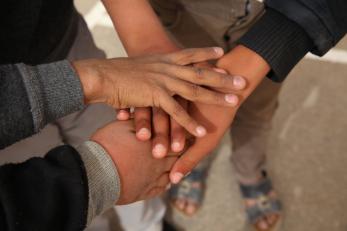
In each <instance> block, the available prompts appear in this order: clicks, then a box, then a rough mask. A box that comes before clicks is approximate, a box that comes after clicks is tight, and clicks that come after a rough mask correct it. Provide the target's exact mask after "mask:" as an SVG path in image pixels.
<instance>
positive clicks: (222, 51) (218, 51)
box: [213, 47, 224, 55]
mask: <svg viewBox="0 0 347 231" xmlns="http://www.w3.org/2000/svg"><path fill="white" fill-rule="evenodd" d="M213 49H214V51H215V52H216V53H217V55H223V54H224V50H223V49H222V48H220V47H214V48H213Z"/></svg>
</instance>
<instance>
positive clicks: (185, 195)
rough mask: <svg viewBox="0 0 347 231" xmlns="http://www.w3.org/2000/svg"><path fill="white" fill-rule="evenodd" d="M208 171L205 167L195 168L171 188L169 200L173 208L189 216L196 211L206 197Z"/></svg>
mask: <svg viewBox="0 0 347 231" xmlns="http://www.w3.org/2000/svg"><path fill="white" fill-rule="evenodd" d="M206 172H207V171H206V170H205V169H203V170H200V169H199V170H197V169H194V170H193V171H192V172H191V173H190V174H189V175H188V176H186V177H185V178H183V180H182V181H181V182H180V183H179V184H177V185H173V186H172V187H171V188H170V190H169V200H170V201H171V205H172V207H173V208H175V209H176V210H178V211H180V212H182V213H183V214H184V215H188V216H192V215H194V214H195V213H196V211H197V210H198V209H199V208H200V206H201V202H202V200H203V197H204V192H205V180H206ZM193 208H194V209H193Z"/></svg>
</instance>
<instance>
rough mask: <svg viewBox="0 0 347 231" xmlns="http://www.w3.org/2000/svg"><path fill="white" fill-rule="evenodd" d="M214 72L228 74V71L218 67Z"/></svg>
mask: <svg viewBox="0 0 347 231" xmlns="http://www.w3.org/2000/svg"><path fill="white" fill-rule="evenodd" d="M213 70H214V71H215V72H218V73H221V74H227V73H228V72H227V71H226V70H224V69H221V68H216V67H214V68H213Z"/></svg>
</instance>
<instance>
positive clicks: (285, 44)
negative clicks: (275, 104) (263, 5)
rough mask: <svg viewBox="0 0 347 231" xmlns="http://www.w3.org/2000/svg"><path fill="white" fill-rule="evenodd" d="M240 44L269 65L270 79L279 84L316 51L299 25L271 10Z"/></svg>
mask: <svg viewBox="0 0 347 231" xmlns="http://www.w3.org/2000/svg"><path fill="white" fill-rule="evenodd" d="M238 43H239V44H241V45H244V46H245V47H247V48H249V49H251V50H253V51H255V52H256V53H258V54H259V55H260V56H262V57H263V58H264V59H265V60H266V61H267V63H268V64H269V65H270V67H271V69H272V70H271V72H270V73H269V75H268V76H269V78H271V79H272V80H273V81H275V82H281V81H283V80H284V79H285V78H286V76H287V75H288V73H289V72H290V71H291V70H292V69H293V67H294V66H295V65H296V64H297V63H298V62H299V61H300V60H301V59H302V58H303V57H304V56H305V54H306V53H307V52H308V51H309V50H310V49H311V48H312V47H313V42H312V40H311V39H310V38H309V36H308V35H307V34H306V32H305V31H304V30H303V29H302V28H301V27H300V26H299V25H298V24H296V23H295V22H293V21H291V20H289V19H288V18H287V17H285V16H284V15H282V14H281V13H278V12H277V11H275V10H273V9H270V8H268V9H267V10H266V13H265V14H264V15H263V16H262V18H261V19H260V20H259V21H258V22H257V23H256V24H255V25H254V26H253V27H252V28H251V29H250V30H249V31H248V32H247V33H246V34H245V35H244V36H243V37H242V38H241V39H240V40H239V42H238Z"/></svg>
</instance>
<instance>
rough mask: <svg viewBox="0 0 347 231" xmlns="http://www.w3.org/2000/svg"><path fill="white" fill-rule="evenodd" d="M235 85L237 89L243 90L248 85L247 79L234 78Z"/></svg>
mask: <svg viewBox="0 0 347 231" xmlns="http://www.w3.org/2000/svg"><path fill="white" fill-rule="evenodd" d="M233 84H234V86H235V87H236V88H237V89H239V90H242V89H244V88H245V87H246V84H247V83H246V80H245V78H243V77H242V76H234V79H233Z"/></svg>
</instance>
